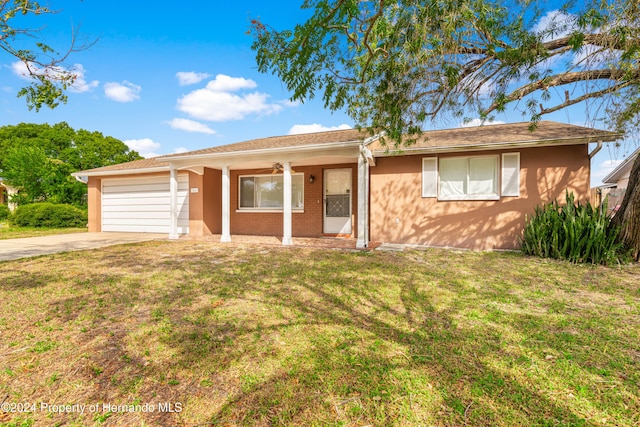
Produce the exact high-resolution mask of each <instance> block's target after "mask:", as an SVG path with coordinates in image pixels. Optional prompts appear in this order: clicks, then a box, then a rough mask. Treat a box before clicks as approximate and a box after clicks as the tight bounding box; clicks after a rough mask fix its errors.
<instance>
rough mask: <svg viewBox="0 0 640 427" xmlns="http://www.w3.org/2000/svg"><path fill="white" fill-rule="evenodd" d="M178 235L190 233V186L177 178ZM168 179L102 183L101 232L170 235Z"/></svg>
mask: <svg viewBox="0 0 640 427" xmlns="http://www.w3.org/2000/svg"><path fill="white" fill-rule="evenodd" d="M177 195H178V232H179V233H181V234H185V233H188V232H189V182H188V177H187V176H179V177H178V194H177ZM170 204H171V197H170V190H169V177H168V176H167V177H151V178H150V177H146V178H145V177H140V178H129V179H105V180H103V181H102V230H103V231H124V232H149V233H169V232H170V230H171V222H170V214H169V211H170Z"/></svg>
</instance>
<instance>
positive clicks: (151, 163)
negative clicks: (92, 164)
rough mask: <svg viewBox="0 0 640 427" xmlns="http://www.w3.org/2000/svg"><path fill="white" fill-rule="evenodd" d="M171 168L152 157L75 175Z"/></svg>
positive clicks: (167, 163)
mask: <svg viewBox="0 0 640 427" xmlns="http://www.w3.org/2000/svg"><path fill="white" fill-rule="evenodd" d="M163 167H166V168H167V169H168V168H169V162H166V161H160V160H158V157H152V158H149V159H142V160H134V161H132V162H126V163H119V164H117V165H111V166H103V167H101V168H95V169H89V170H88V171H80V172H76V173H74V175H82V173H83V172H89V171H91V173H93V172H115V171H126V170H135V169H155V168H163Z"/></svg>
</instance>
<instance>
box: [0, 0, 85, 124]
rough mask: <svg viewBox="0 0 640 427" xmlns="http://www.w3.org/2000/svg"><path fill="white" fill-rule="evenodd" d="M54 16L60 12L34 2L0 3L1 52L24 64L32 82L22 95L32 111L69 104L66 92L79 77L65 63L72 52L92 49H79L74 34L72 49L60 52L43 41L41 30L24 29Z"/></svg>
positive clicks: (7, 0)
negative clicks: (40, 34) (36, 20)
mask: <svg viewBox="0 0 640 427" xmlns="http://www.w3.org/2000/svg"><path fill="white" fill-rule="evenodd" d="M53 13H56V11H54V10H52V9H50V8H49V7H48V6H43V5H41V4H39V3H38V2H36V1H32V0H0V31H1V33H0V49H1V50H3V51H4V52H5V53H7V54H9V55H10V56H13V57H14V58H16V59H18V60H20V61H21V62H22V63H23V64H24V66H25V74H26V75H27V76H29V77H30V78H31V83H30V84H29V85H27V86H26V87H24V88H22V89H20V91H19V92H18V96H23V97H25V99H26V102H27V106H28V107H29V109H33V108H35V110H36V111H38V110H40V108H42V106H43V105H46V106H47V107H49V108H55V107H57V106H58V105H59V104H60V102H63V103H65V102H67V97H66V95H65V92H64V91H65V90H66V89H67V88H68V87H69V86H70V85H71V84H73V82H74V80H75V78H76V75H75V74H74V71H73V70H68V69H66V68H64V67H63V66H62V64H63V62H64V61H65V59H66V58H67V57H68V55H69V54H70V53H72V52H74V51H77V50H79V49H85V48H86V47H88V46H82V47H78V46H76V43H75V38H76V34H75V33H74V36H73V40H72V42H71V46H70V47H69V49H68V50H67V51H66V52H64V53H60V52H57V51H56V50H55V49H54V48H53V47H51V46H50V45H48V44H47V43H46V42H44V41H42V40H41V39H40V37H39V31H38V30H37V29H33V28H30V27H27V26H21V25H24V24H25V23H27V22H31V21H32V20H33V19H32V18H37V17H40V16H42V15H50V14H53Z"/></svg>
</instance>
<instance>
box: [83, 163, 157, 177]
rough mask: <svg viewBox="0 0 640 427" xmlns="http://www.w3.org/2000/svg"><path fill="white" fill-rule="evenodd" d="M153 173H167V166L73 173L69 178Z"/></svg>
mask: <svg viewBox="0 0 640 427" xmlns="http://www.w3.org/2000/svg"><path fill="white" fill-rule="evenodd" d="M154 172H169V166H168V165H167V166H158V167H154V168H143V169H118V170H110V171H109V170H107V171H96V172H90V171H89V172H73V173H72V174H71V176H74V177H82V176H86V177H89V176H117V175H131V174H142V173H154Z"/></svg>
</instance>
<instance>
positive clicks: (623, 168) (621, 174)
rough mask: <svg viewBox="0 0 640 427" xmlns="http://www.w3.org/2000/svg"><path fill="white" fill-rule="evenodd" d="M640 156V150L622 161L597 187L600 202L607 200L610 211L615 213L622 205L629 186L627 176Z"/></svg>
mask: <svg viewBox="0 0 640 427" xmlns="http://www.w3.org/2000/svg"><path fill="white" fill-rule="evenodd" d="M639 154H640V148H638V149H637V150H636V151H634V152H633V153H631V155H630V156H629V157H627V158H626V159H624V160H623V161H622V163H620V164H619V165H618V166H616V168H615V169H614V170H612V171H611V173H609V175H607V176H605V177H604V178H603V179H602V183H603V185H601V186H600V187H598V190H599V191H600V200H598V202H600V203H601V202H603V201H604V200H605V198H607V206H608V207H609V210H610V211H614V212H615V211H616V210H617V209H618V207H620V203H622V199H623V198H624V194H625V192H626V191H627V186H628V184H629V175H630V174H631V167H632V166H633V162H635V160H636V157H638V155H639Z"/></svg>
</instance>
